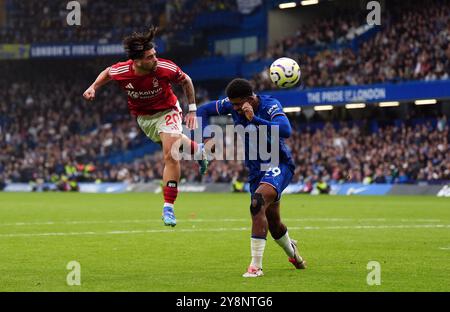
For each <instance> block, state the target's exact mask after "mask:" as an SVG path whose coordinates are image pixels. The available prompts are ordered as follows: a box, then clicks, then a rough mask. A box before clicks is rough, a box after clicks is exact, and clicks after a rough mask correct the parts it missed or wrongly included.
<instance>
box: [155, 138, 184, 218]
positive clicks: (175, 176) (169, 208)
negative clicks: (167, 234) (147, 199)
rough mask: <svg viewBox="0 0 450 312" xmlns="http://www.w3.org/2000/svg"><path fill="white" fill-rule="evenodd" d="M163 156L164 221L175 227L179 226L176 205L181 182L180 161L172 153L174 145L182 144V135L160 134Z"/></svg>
mask: <svg viewBox="0 0 450 312" xmlns="http://www.w3.org/2000/svg"><path fill="white" fill-rule="evenodd" d="M160 138H161V142H162V148H163V155H164V171H163V194H164V208H163V220H164V224H165V225H170V226H175V225H176V224H177V222H176V218H175V213H174V204H175V200H176V198H177V195H178V182H179V181H180V175H181V170H180V161H179V160H178V159H176V158H175V157H174V156H175V155H173V153H172V151H173V145H174V144H178V143H177V142H180V138H181V134H170V133H161V134H160Z"/></svg>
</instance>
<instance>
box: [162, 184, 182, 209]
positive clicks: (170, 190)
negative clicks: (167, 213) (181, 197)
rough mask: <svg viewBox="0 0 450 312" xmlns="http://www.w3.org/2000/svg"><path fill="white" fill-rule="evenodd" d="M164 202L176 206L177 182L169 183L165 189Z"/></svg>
mask: <svg viewBox="0 0 450 312" xmlns="http://www.w3.org/2000/svg"><path fill="white" fill-rule="evenodd" d="M163 193H164V202H165V203H167V204H172V205H173V204H175V200H176V199H177V195H178V184H177V182H176V181H169V182H167V186H164V187H163Z"/></svg>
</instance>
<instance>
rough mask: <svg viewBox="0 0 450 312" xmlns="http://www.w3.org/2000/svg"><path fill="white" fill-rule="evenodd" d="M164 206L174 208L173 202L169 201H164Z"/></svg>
mask: <svg viewBox="0 0 450 312" xmlns="http://www.w3.org/2000/svg"><path fill="white" fill-rule="evenodd" d="M164 207H169V208H172V209H173V204H169V203H164Z"/></svg>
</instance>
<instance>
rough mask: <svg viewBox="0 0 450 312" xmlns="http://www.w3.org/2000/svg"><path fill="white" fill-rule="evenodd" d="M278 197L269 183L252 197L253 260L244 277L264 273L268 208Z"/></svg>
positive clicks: (260, 187)
mask: <svg viewBox="0 0 450 312" xmlns="http://www.w3.org/2000/svg"><path fill="white" fill-rule="evenodd" d="M276 197H277V192H276V190H275V189H274V188H272V187H271V186H270V185H267V184H260V185H259V186H258V188H257V190H256V191H255V192H254V193H253V195H252V197H251V204H250V213H251V215H252V237H251V242H250V248H251V254H252V261H251V263H250V265H249V267H248V269H247V272H246V273H244V275H243V276H244V277H259V276H262V275H263V272H262V261H263V255H264V249H265V247H266V237H267V231H268V226H269V225H268V221H267V217H266V209H267V208H268V207H269V206H270V205H271V204H272V203H273V202H274V200H275V199H276Z"/></svg>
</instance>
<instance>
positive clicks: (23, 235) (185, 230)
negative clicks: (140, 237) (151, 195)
mask: <svg viewBox="0 0 450 312" xmlns="http://www.w3.org/2000/svg"><path fill="white" fill-rule="evenodd" d="M417 228H445V229H446V228H450V224H411V225H354V226H323V227H321V226H305V227H292V226H291V227H289V229H290V230H347V229H355V230H360V229H417ZM226 231H250V228H249V227H238V228H216V229H164V230H130V231H120V230H118V231H107V232H53V233H10V234H0V237H38V236H44V237H45V236H83V235H123V234H146V233H177V232H178V233H180V232H181V233H193V232H226Z"/></svg>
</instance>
